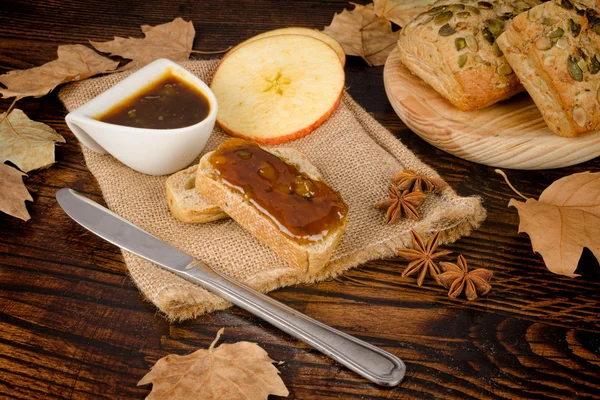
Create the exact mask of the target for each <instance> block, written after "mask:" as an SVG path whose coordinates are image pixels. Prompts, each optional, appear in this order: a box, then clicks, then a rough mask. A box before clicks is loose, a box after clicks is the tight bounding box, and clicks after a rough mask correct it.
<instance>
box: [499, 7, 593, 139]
mask: <svg viewBox="0 0 600 400" xmlns="http://www.w3.org/2000/svg"><path fill="white" fill-rule="evenodd" d="M583 7H584V6H583ZM580 8H581V6H580ZM590 13H594V14H595V11H593V10H591V11H587V12H582V11H581V9H579V12H578V8H577V7H573V6H572V5H571V6H570V7H567V8H565V7H561V6H560V5H558V4H556V3H555V2H547V3H544V4H542V5H539V6H537V7H535V8H533V9H531V10H530V11H529V12H527V13H523V14H521V15H519V16H517V17H516V18H515V19H514V20H513V23H512V26H511V27H510V28H508V29H507V30H506V31H505V32H504V33H503V34H502V35H500V37H499V38H498V45H499V46H500V48H501V49H502V50H503V51H504V54H505V56H506V58H507V59H508V61H509V62H510V64H511V65H512V67H513V69H514V70H515V73H516V74H517V75H518V76H519V78H520V80H521V82H522V83H523V85H524V86H525V88H526V89H527V92H528V93H529V95H530V96H531V98H532V99H533V101H534V102H535V104H536V105H537V107H538V108H539V110H540V112H541V113H542V116H543V117H544V120H545V121H546V123H547V124H548V127H549V128H550V130H551V131H552V132H554V133H555V134H557V135H559V136H564V137H574V136H578V135H581V134H583V133H586V132H589V131H593V130H597V129H599V128H600V112H599V109H598V103H599V101H600V97H599V94H600V92H599V90H600V74H599V73H598V72H599V70H600V35H598V34H597V33H595V32H594V31H593V30H592V27H591V23H590V21H589V20H588V17H587V16H586V15H587V14H590ZM582 14H583V15H582ZM593 18H594V17H592V18H591V19H592V21H594V20H593ZM596 57H597V58H596ZM594 58H595V61H594V65H593V64H592V60H593V59H594ZM569 64H571V65H569ZM576 78H577V79H576Z"/></svg>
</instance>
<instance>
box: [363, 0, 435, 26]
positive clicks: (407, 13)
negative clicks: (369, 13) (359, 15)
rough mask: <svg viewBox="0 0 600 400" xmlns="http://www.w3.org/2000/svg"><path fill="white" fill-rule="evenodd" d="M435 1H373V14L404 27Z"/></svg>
mask: <svg viewBox="0 0 600 400" xmlns="http://www.w3.org/2000/svg"><path fill="white" fill-rule="evenodd" d="M435 2H436V0H373V5H374V10H375V14H377V16H379V17H384V18H386V19H387V20H389V21H391V22H393V23H395V24H396V25H400V26H405V25H406V24H408V23H409V22H410V20H411V19H413V17H414V16H415V15H417V14H420V13H421V12H423V11H424V10H425V7H426V6H428V5H430V4H433V3H435Z"/></svg>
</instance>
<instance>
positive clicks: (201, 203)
mask: <svg viewBox="0 0 600 400" xmlns="http://www.w3.org/2000/svg"><path fill="white" fill-rule="evenodd" d="M197 170H198V165H197V164H196V165H193V166H191V167H189V168H187V169H184V170H181V171H179V172H177V173H175V174H173V175H171V176H170V177H169V178H167V181H166V183H165V189H166V191H167V202H168V203H169V210H171V214H172V215H173V216H174V217H175V218H176V219H178V220H179V221H181V222H188V223H193V224H199V223H203V222H211V221H216V220H218V219H222V218H228V217H229V216H228V215H227V214H226V213H224V212H223V210H221V209H220V208H219V207H217V206H215V205H214V204H213V203H211V202H210V201H208V200H207V199H206V198H205V197H204V196H202V195H201V194H200V193H199V192H198V191H197V190H196V171H197Z"/></svg>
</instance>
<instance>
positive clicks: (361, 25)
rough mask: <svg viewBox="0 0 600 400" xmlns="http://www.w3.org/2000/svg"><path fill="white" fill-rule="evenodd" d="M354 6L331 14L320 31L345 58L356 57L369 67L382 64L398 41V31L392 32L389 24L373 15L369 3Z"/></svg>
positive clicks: (371, 6) (373, 12) (382, 18)
mask: <svg viewBox="0 0 600 400" xmlns="http://www.w3.org/2000/svg"><path fill="white" fill-rule="evenodd" d="M351 4H354V3H351ZM354 7H355V8H354V10H352V11H348V10H346V9H344V11H342V12H341V13H340V14H335V15H334V16H333V20H332V21H331V24H330V25H329V26H326V27H325V29H323V32H324V33H326V34H328V35H329V36H331V37H333V38H334V39H336V40H337V41H338V42H340V44H341V45H342V47H343V48H344V52H345V53H346V54H347V55H349V56H360V57H362V58H363V59H364V60H365V61H366V62H367V64H369V66H372V65H374V66H378V65H383V64H385V60H386V59H387V56H388V55H389V54H390V52H391V51H392V50H393V49H394V46H395V45H396V42H397V41H398V32H392V24H391V23H390V21H388V20H387V19H385V18H384V17H378V16H377V14H375V11H374V9H373V4H368V5H366V6H362V5H360V4H354Z"/></svg>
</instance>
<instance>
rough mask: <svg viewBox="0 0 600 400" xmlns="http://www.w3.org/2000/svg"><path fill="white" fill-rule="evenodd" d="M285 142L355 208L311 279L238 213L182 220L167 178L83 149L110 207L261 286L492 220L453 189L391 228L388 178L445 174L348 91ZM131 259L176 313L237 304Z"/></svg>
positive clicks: (69, 90)
mask: <svg viewBox="0 0 600 400" xmlns="http://www.w3.org/2000/svg"><path fill="white" fill-rule="evenodd" d="M217 64H218V61H217V60H211V61H189V62H186V63H182V65H183V66H184V67H185V68H187V69H188V70H190V71H191V72H193V73H194V74H196V75H197V76H198V77H200V79H202V80H203V81H205V82H210V80H211V78H212V75H213V73H214V70H215V67H216V66H217ZM130 73H131V72H122V73H117V74H112V75H108V76H104V77H100V78H95V79H88V80H85V81H82V82H77V83H72V84H70V85H68V86H66V87H65V88H63V89H62V90H61V91H60V93H59V98H60V100H61V101H62V102H63V103H64V105H65V107H66V108H67V109H68V110H69V111H70V110H73V109H75V108H76V107H78V106H80V105H82V104H84V103H85V102H87V101H88V100H90V99H92V98H93V97H95V96H97V95H98V94H100V93H101V92H103V91H105V90H106V89H108V88H109V87H111V86H112V85H114V84H115V83H116V82H118V81H119V80H121V79H123V78H124V77H125V76H127V75H128V74H130ZM226 137H227V135H226V134H225V133H224V132H223V131H222V130H221V129H220V128H219V127H215V129H214V131H213V133H212V136H211V138H210V139H209V141H208V144H207V146H206V148H205V149H204V152H207V151H211V150H213V149H214V148H215V147H216V146H217V145H218V144H219V143H221V142H222V141H223V140H224V139H225V138H226ZM285 145H286V146H291V147H294V148H297V149H298V150H300V151H302V152H303V153H305V154H306V155H307V156H308V158H309V159H310V160H311V161H312V163H313V164H314V165H315V166H316V167H317V168H318V169H319V171H320V172H321V174H322V175H323V177H324V179H325V181H326V182H328V183H329V184H330V185H331V186H332V187H334V188H335V189H336V190H338V191H339V192H340V193H341V194H342V197H343V198H344V199H345V200H346V202H347V203H348V205H349V208H350V211H349V215H348V228H347V230H346V233H345V234H344V237H343V240H342V242H341V244H340V245H339V246H338V248H337V249H336V250H335V252H334V254H333V257H332V259H331V261H330V263H329V264H328V265H327V266H326V267H325V269H323V270H321V271H320V272H318V273H317V274H316V275H312V276H309V275H308V274H307V273H305V272H303V271H299V270H298V269H295V268H292V267H290V266H288V265H287V264H286V263H285V262H284V261H283V260H282V259H280V258H279V257H278V256H277V254H275V253H274V252H273V251H271V250H270V249H269V248H267V247H265V246H264V245H262V244H261V243H259V242H258V241H257V240H256V239H254V237H253V236H251V235H249V234H248V233H247V232H246V231H245V230H244V229H242V228H241V227H240V226H238V225H237V224H236V223H235V222H234V221H232V220H230V219H227V220H221V221H217V222H212V223H207V224H186V223H182V222H179V221H177V220H175V219H174V218H173V217H172V216H171V214H170V213H169V208H168V206H167V201H166V198H165V187H164V183H165V180H166V178H167V177H166V176H149V175H144V174H141V173H138V172H135V171H133V170H131V169H130V168H128V167H126V166H125V165H123V164H121V163H120V162H119V161H117V160H116V159H114V158H113V157H112V156H110V155H101V154H98V153H95V152H93V151H91V150H89V149H87V148H86V147H83V146H82V151H83V155H84V157H85V161H86V163H87V166H88V168H89V170H90V171H91V173H92V174H93V175H94V177H96V179H97V180H98V183H99V185H100V188H101V190H102V194H103V196H104V199H105V201H106V204H107V205H108V207H109V208H110V209H111V210H112V211H114V212H116V213H117V214H119V215H121V216H122V217H124V218H126V219H128V220H129V221H131V222H133V223H134V224H136V225H138V226H140V227H141V228H142V229H145V230H146V231H148V232H150V233H151V234H153V235H155V236H157V237H159V238H160V239H162V240H164V241H165V242H167V243H169V244H171V245H173V246H175V247H176V248H178V249H181V250H183V251H185V252H186V253H188V254H190V255H192V256H193V257H196V258H198V259H201V260H203V261H205V262H207V263H208V264H209V265H211V266H212V267H213V268H215V269H218V270H220V271H222V272H225V273H226V274H228V275H230V276H232V277H233V278H235V279H237V280H239V281H241V282H243V283H245V284H247V285H249V286H251V287H253V288H255V289H257V290H259V291H261V292H268V291H271V290H274V289H276V288H279V287H283V286H289V285H294V284H298V283H314V282H316V281H320V280H323V279H327V278H332V277H335V276H337V275H339V274H341V273H342V272H344V271H346V270H348V269H349V268H352V267H356V266H358V265H360V264H362V263H364V262H366V261H369V260H373V259H380V258H386V257H391V256H393V255H394V249H395V248H397V247H407V246H410V244H411V241H410V235H409V231H410V229H411V228H413V229H415V230H416V231H417V232H419V233H420V234H422V235H423V236H424V237H428V236H429V235H430V233H431V232H432V231H435V230H438V229H439V230H442V231H443V234H442V238H441V241H442V243H444V242H450V241H454V240H456V239H458V238H459V237H460V236H461V235H467V234H469V233H470V232H471V230H472V229H475V228H477V227H478V226H479V224H480V223H481V222H482V221H483V220H484V219H485V210H484V209H483V207H482V206H481V204H480V200H479V199H478V198H476V197H468V198H466V197H459V196H458V195H457V194H456V193H455V192H454V191H453V190H452V189H451V188H447V189H446V190H444V191H443V193H442V194H441V195H432V196H428V199H427V200H426V202H425V203H424V204H423V205H422V206H421V208H420V209H419V211H420V213H421V215H422V218H421V220H420V221H416V222H415V221H412V220H408V219H404V220H402V221H400V222H399V223H398V224H396V225H387V224H386V223H385V217H384V214H383V213H382V212H381V211H379V210H376V209H375V208H374V207H373V204H374V203H375V202H377V201H378V200H381V199H383V198H385V197H386V194H387V188H388V185H389V182H390V180H389V179H390V177H391V176H392V175H393V174H394V173H397V172H399V171H401V170H403V169H414V170H416V171H418V172H420V173H423V174H426V175H432V176H437V174H436V172H435V171H434V170H433V169H431V168H430V167H428V166H426V165H425V164H423V163H422V162H421V161H419V160H418V159H417V157H416V156H415V155H414V154H412V153H411V152H410V151H409V150H408V149H407V148H406V147H405V146H404V145H402V143H401V142H400V141H399V140H398V139H396V138H395V137H394V136H393V135H392V134H391V133H390V132H389V131H387V130H386V129H385V128H383V127H382V126H381V125H379V124H378V123H377V121H375V120H374V119H373V118H372V117H371V116H370V115H369V114H368V113H367V112H366V111H365V110H363V109H362V108H361V107H360V106H359V105H358V104H357V103H356V102H354V100H352V98H351V97H350V96H349V95H348V94H347V93H346V94H344V96H343V99H342V101H341V103H340V105H339V107H338V109H337V110H336V111H335V112H334V113H333V115H332V116H331V117H330V118H329V119H328V120H327V121H326V122H325V123H324V124H323V125H321V126H320V127H319V128H318V129H317V130H316V131H314V132H313V133H311V134H310V135H308V136H306V137H304V138H301V139H298V140H295V141H293V142H288V143H286V144H285ZM204 152H203V153H202V154H204ZM123 257H124V259H125V263H126V264H127V268H128V270H129V273H130V274H131V278H132V279H133V281H134V282H135V284H136V285H137V287H138V288H139V289H140V291H141V292H142V293H143V295H144V296H145V297H146V298H147V299H148V300H149V301H151V302H152V303H154V304H155V305H156V306H157V307H158V308H159V309H160V310H161V311H162V312H163V313H164V314H165V315H166V317H167V318H168V319H169V320H172V321H173V320H185V319H189V318H194V317H196V316H198V315H200V314H203V313H206V312H211V311H214V310H219V309H224V308H226V307H228V306H230V303H228V302H227V301H225V300H223V299H221V298H220V297H218V296H216V295H213V294H211V293H209V292H207V291H205V290H204V289H202V288H201V287H200V286H197V285H194V284H192V283H189V282H187V281H185V280H183V279H181V278H179V277H178V276H176V275H174V274H172V273H170V272H168V271H165V270H163V269H162V268H160V267H158V266H156V265H154V264H153V263H151V262H148V261H146V260H143V259H141V258H139V257H137V256H135V255H132V254H130V253H128V252H125V251H124V252H123Z"/></svg>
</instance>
